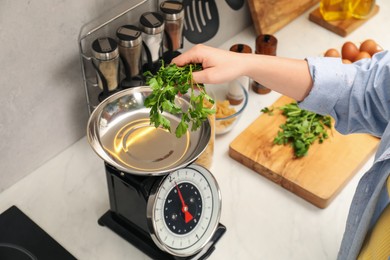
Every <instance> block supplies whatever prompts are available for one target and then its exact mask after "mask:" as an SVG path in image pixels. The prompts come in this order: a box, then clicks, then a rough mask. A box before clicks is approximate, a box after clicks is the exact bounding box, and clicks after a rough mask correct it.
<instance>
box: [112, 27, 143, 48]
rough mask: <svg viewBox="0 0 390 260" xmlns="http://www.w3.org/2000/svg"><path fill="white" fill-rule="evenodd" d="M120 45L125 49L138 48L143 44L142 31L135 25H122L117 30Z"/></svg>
mask: <svg viewBox="0 0 390 260" xmlns="http://www.w3.org/2000/svg"><path fill="white" fill-rule="evenodd" d="M116 37H118V43H119V45H121V46H124V47H128V48H130V47H134V46H138V45H139V44H140V43H141V42H142V37H141V29H140V28H138V27H137V26H135V25H122V26H120V27H119V28H118V29H117V30H116Z"/></svg>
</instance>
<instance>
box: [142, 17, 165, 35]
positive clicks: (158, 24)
mask: <svg viewBox="0 0 390 260" xmlns="http://www.w3.org/2000/svg"><path fill="white" fill-rule="evenodd" d="M139 22H140V27H141V29H142V31H144V32H145V33H147V34H158V33H160V32H162V31H164V17H163V16H162V15H161V14H159V13H156V12H146V13H143V14H142V15H141V17H140V19H139Z"/></svg>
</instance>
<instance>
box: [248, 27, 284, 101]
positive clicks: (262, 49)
mask: <svg viewBox="0 0 390 260" xmlns="http://www.w3.org/2000/svg"><path fill="white" fill-rule="evenodd" d="M277 44H278V40H277V39H276V38H275V36H273V35H270V34H261V35H259V36H257V37H256V50H255V53H256V54H263V55H271V56H276V47H277ZM252 90H253V91H254V92H255V93H257V94H260V95H264V94H268V93H269V92H271V89H269V88H267V87H265V86H263V85H261V84H260V83H258V82H256V81H253V82H252Z"/></svg>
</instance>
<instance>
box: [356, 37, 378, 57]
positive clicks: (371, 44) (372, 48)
mask: <svg viewBox="0 0 390 260" xmlns="http://www.w3.org/2000/svg"><path fill="white" fill-rule="evenodd" d="M359 51H361V52H362V51H365V52H368V53H369V54H370V55H371V56H372V55H374V54H375V53H377V52H378V44H377V43H376V42H375V41H374V40H371V39H368V40H365V41H364V42H362V44H360V47H359Z"/></svg>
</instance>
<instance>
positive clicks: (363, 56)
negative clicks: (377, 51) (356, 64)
mask: <svg viewBox="0 0 390 260" xmlns="http://www.w3.org/2000/svg"><path fill="white" fill-rule="evenodd" d="M370 58H371V55H370V54H369V53H368V52H366V51H361V52H359V54H358V55H356V57H355V60H354V61H358V60H361V59H370Z"/></svg>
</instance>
